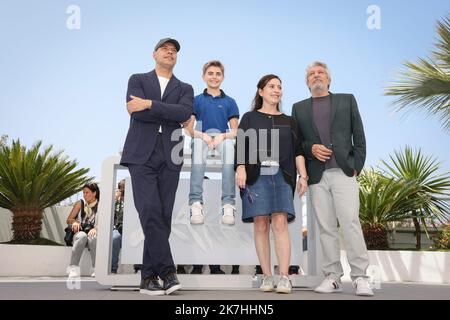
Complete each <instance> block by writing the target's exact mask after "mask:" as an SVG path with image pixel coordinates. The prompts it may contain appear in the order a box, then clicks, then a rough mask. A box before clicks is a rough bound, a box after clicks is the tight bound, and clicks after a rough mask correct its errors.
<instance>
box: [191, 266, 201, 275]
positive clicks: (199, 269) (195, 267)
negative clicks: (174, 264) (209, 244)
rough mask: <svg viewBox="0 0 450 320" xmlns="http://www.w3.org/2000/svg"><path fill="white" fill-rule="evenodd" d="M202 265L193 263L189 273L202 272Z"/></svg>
mask: <svg viewBox="0 0 450 320" xmlns="http://www.w3.org/2000/svg"><path fill="white" fill-rule="evenodd" d="M202 273H203V266H202V265H200V264H195V265H194V266H193V268H192V271H191V274H202Z"/></svg>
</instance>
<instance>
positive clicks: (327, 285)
mask: <svg viewBox="0 0 450 320" xmlns="http://www.w3.org/2000/svg"><path fill="white" fill-rule="evenodd" d="M314 291H315V292H317V293H337V292H342V288H341V284H340V283H339V282H338V281H336V280H333V279H328V278H327V279H324V280H323V281H322V283H321V284H320V286H318V287H317V288H315V289H314Z"/></svg>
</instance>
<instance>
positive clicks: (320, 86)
mask: <svg viewBox="0 0 450 320" xmlns="http://www.w3.org/2000/svg"><path fill="white" fill-rule="evenodd" d="M325 88H326V86H325V84H323V83H322V82H319V83H314V84H313V85H312V86H311V87H310V90H311V91H314V92H317V91H323V90H325Z"/></svg>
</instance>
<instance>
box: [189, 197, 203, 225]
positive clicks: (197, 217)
mask: <svg viewBox="0 0 450 320" xmlns="http://www.w3.org/2000/svg"><path fill="white" fill-rule="evenodd" d="M190 219H191V224H203V222H204V219H203V206H202V204H201V203H200V202H194V203H193V204H192V205H191V218H190Z"/></svg>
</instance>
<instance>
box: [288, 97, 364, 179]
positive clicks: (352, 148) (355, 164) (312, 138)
mask: <svg viewBox="0 0 450 320" xmlns="http://www.w3.org/2000/svg"><path fill="white" fill-rule="evenodd" d="M330 97H331V122H330V123H331V130H330V134H331V143H332V144H333V147H332V149H333V152H334V156H335V157H336V162H337V164H338V166H339V167H340V168H341V169H342V170H343V171H344V172H345V174H346V175H348V176H349V177H351V176H353V174H354V170H356V172H357V173H358V174H359V173H360V172H361V170H362V168H363V167H364V162H365V160H366V138H365V135H364V128H363V123H362V120H361V116H360V114H359V111H358V105H357V103H356V100H355V97H354V96H353V95H352V94H344V93H338V94H333V93H331V92H330ZM291 115H292V117H293V118H294V121H295V122H296V127H297V135H298V143H301V146H302V147H303V150H304V152H305V158H306V170H307V172H308V176H309V180H308V183H309V184H315V183H318V182H320V179H321V178H322V173H323V171H324V170H325V164H324V163H323V162H321V161H319V160H317V159H316V158H315V157H314V156H313V155H312V153H311V147H312V145H313V144H322V142H321V140H320V136H319V132H318V130H317V128H316V125H315V124H314V119H313V113H312V98H308V99H305V100H303V101H300V102H297V103H295V104H294V105H293V106H292V114H291Z"/></svg>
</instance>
